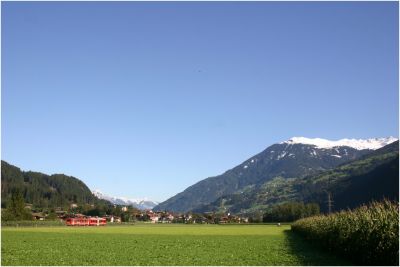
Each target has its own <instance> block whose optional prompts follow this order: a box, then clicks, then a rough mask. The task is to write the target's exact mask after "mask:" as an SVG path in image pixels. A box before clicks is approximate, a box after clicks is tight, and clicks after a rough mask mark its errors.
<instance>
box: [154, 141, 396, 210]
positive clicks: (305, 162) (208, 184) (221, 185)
mask: <svg viewBox="0 0 400 267" xmlns="http://www.w3.org/2000/svg"><path fill="white" fill-rule="evenodd" d="M396 140H397V139H396V138H393V137H389V138H375V139H367V140H362V139H359V140H356V139H342V140H339V141H329V140H325V139H320V138H315V139H311V138H304V137H293V138H291V139H289V140H287V141H284V142H282V143H279V144H274V145H272V146H270V147H268V148H267V149H265V150H264V151H262V152H261V153H259V154H257V155H255V156H253V157H251V158H249V159H248V160H246V161H244V162H243V163H242V164H240V165H238V166H236V167H234V168H233V169H231V170H228V171H226V172H225V173H223V174H222V175H218V176H215V177H210V178H207V179H204V180H202V181H200V182H198V183H196V184H194V185H192V186H190V187H188V188H187V189H186V190H184V191H183V192H181V193H179V194H177V195H176V196H174V197H172V198H170V199H168V200H166V201H165V202H162V203H161V204H159V205H157V206H156V207H154V209H155V210H171V211H181V212H186V211H190V210H193V209H196V208H200V207H202V206H204V205H207V204H210V203H213V202H214V201H216V200H217V199H219V198H221V197H223V196H226V195H231V194H234V193H240V194H242V193H243V192H248V191H251V190H253V188H259V187H260V186H262V185H263V184H265V183H266V182H268V181H272V180H273V179H275V178H280V179H283V180H285V179H290V178H298V177H304V176H311V175H315V174H317V173H320V172H322V171H326V170H329V169H332V168H335V167H337V166H339V165H341V164H344V163H346V162H349V161H352V160H356V159H359V158H361V157H362V156H363V155H366V154H368V153H370V152H371V151H373V150H376V149H378V148H381V147H383V146H385V145H387V144H390V143H392V142H394V141H396Z"/></svg>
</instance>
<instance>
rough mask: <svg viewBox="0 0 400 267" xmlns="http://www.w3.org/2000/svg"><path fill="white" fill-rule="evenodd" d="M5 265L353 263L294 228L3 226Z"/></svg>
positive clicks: (2, 240)
mask: <svg viewBox="0 0 400 267" xmlns="http://www.w3.org/2000/svg"><path fill="white" fill-rule="evenodd" d="M1 231H2V236H1V254H2V257H1V264H2V265H349V264H350V263H349V262H346V261H344V260H342V259H340V258H337V257H336V256H334V255H330V254H327V253H326V252H323V251H320V250H318V249H317V248H316V247H312V246H310V244H309V243H307V241H304V240H303V239H302V238H301V237H299V236H297V235H295V234H293V233H292V232H291V231H290V226H281V227H277V226H275V225H133V226H114V227H110V226H105V227H38V228H35V227H20V228H11V227H9V228H7V227H3V228H2V230H1Z"/></svg>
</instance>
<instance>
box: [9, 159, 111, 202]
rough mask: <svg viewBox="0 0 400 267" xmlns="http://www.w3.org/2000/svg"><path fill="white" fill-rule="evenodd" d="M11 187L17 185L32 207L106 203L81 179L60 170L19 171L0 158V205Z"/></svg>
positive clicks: (14, 187)
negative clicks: (44, 171) (54, 171)
mask: <svg viewBox="0 0 400 267" xmlns="http://www.w3.org/2000/svg"><path fill="white" fill-rule="evenodd" d="M13 189H19V190H20V191H21V192H22V193H23V195H24V199H25V202H26V203H30V204H33V206H35V207H41V208H47V207H69V205H70V204H72V203H76V204H79V205H82V204H110V203H109V202H108V201H105V200H100V199H99V198H97V197H96V196H94V195H93V194H92V192H91V191H90V189H89V188H88V187H87V186H86V184H85V183H84V182H82V181H81V180H79V179H78V178H75V177H72V176H67V175H64V174H53V175H47V174H44V173H40V172H32V171H27V172H25V171H21V170H20V169H19V168H18V167H16V166H13V165H11V164H8V163H7V162H5V161H3V160H2V161H1V207H2V208H5V207H7V203H8V201H9V200H10V198H11V192H12V190H13Z"/></svg>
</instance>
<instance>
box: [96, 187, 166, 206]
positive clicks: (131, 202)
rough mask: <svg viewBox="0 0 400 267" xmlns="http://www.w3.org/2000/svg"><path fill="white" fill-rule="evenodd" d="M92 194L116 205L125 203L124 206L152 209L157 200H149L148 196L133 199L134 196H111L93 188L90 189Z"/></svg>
mask: <svg viewBox="0 0 400 267" xmlns="http://www.w3.org/2000/svg"><path fill="white" fill-rule="evenodd" d="M92 193H93V195H95V196H96V197H98V198H100V199H104V200H108V201H110V202H111V203H113V204H116V205H125V206H133V207H136V208H138V209H152V208H153V207H155V206H156V205H158V202H155V201H152V200H149V199H148V198H143V199H135V198H127V197H113V196H109V195H107V194H104V193H103V192H101V191H100V190H99V189H95V190H93V191H92Z"/></svg>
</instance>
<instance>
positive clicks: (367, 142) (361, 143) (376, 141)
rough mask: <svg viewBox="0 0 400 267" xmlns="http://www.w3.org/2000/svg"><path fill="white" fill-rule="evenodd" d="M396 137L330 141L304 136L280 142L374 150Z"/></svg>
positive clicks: (318, 146)
mask: <svg viewBox="0 0 400 267" xmlns="http://www.w3.org/2000/svg"><path fill="white" fill-rule="evenodd" d="M397 140H398V139H397V138H395V137H392V136H390V137H385V138H371V139H340V140H337V141H331V140H327V139H322V138H306V137H292V138H290V139H289V140H287V141H284V142H282V143H281V144H305V145H314V146H316V147H317V148H333V147H339V146H348V147H352V148H354V149H357V150H363V149H371V150H376V149H379V148H381V147H384V146H386V145H388V144H391V143H393V142H395V141H397Z"/></svg>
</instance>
